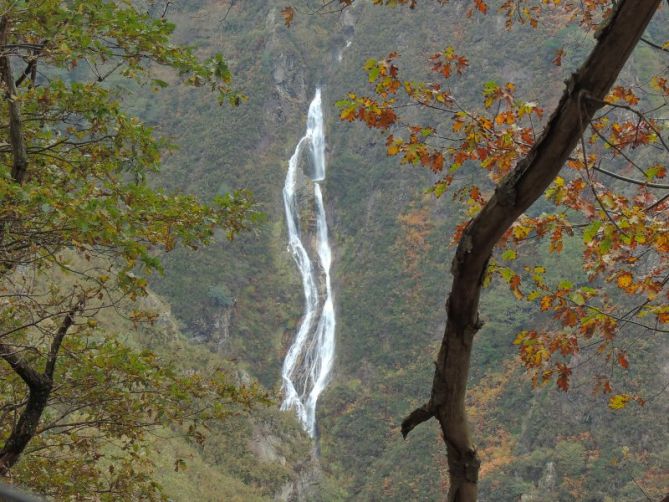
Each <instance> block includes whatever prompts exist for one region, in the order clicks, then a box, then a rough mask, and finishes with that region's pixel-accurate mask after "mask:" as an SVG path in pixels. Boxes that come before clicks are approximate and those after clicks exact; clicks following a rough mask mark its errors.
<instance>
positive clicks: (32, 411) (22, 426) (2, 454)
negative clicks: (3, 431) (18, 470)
mask: <svg viewBox="0 0 669 502" xmlns="http://www.w3.org/2000/svg"><path fill="white" fill-rule="evenodd" d="M51 388H52V382H51V379H49V378H46V377H45V376H44V375H41V374H37V373H36V374H35V378H34V379H33V380H32V381H31V383H30V385H29V391H28V403H27V404H26V407H25V408H24V409H23V412H22V413H21V416H20V417H19V420H18V422H17V423H16V425H14V427H13V428H12V432H11V434H10V435H9V437H8V438H7V440H6V441H5V444H4V445H3V447H2V450H0V476H6V475H7V474H8V473H9V470H10V469H11V468H12V466H13V465H14V464H16V462H18V460H19V458H20V457H21V454H22V453H23V450H25V449H26V446H28V443H29V442H30V440H31V439H32V438H33V437H34V436H35V432H36V431H37V426H38V425H39V421H40V418H41V417H42V413H44V409H45V408H46V405H47V403H48V402H49V396H50V394H51Z"/></svg>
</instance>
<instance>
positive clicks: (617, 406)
mask: <svg viewBox="0 0 669 502" xmlns="http://www.w3.org/2000/svg"><path fill="white" fill-rule="evenodd" d="M631 399H632V398H631V396H630V395H628V394H616V395H615V396H611V398H610V399H609V408H611V409H612V410H621V409H623V408H624V407H625V406H627V403H629V402H630V401H631Z"/></svg>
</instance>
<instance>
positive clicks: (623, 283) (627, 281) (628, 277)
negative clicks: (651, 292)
mask: <svg viewBox="0 0 669 502" xmlns="http://www.w3.org/2000/svg"><path fill="white" fill-rule="evenodd" d="M632 282H633V277H632V274H630V273H629V272H624V273H622V274H620V275H619V276H618V280H617V283H618V287H619V288H620V289H624V290H629V288H630V286H631V285H632Z"/></svg>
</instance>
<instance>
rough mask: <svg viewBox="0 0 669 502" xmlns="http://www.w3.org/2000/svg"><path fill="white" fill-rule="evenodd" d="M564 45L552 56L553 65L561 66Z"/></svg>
mask: <svg viewBox="0 0 669 502" xmlns="http://www.w3.org/2000/svg"><path fill="white" fill-rule="evenodd" d="M564 54H565V52H564V47H560V48H559V49H558V50H557V51H556V52H555V56H554V57H553V64H554V65H555V66H562V58H563V57H564Z"/></svg>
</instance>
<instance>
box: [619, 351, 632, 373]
mask: <svg viewBox="0 0 669 502" xmlns="http://www.w3.org/2000/svg"><path fill="white" fill-rule="evenodd" d="M618 364H620V366H622V367H623V368H625V369H628V368H629V367H630V363H629V361H628V360H627V354H625V352H624V351H622V350H621V351H620V352H618Z"/></svg>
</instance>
